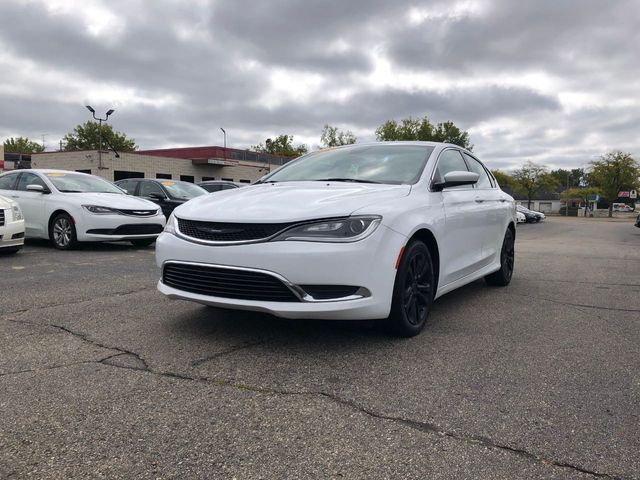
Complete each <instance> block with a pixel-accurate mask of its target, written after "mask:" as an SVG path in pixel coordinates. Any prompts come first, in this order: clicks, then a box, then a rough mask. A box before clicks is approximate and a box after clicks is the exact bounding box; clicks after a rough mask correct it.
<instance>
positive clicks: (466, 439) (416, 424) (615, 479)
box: [102, 362, 625, 480]
mask: <svg viewBox="0 0 640 480" xmlns="http://www.w3.org/2000/svg"><path fill="white" fill-rule="evenodd" d="M102 363H103V364H104V365H109V366H112V367H116V368H124V369H128V370H138V371H143V372H146V373H150V374H152V375H156V376H160V377H164V378H170V379H176V380H185V381H191V382H198V383H203V384H206V385H213V386H220V387H229V388H235V389H238V390H242V391H250V392H255V393H262V394H269V395H298V396H317V397H322V398H325V399H327V400H329V401H331V402H334V403H336V404H338V405H340V406H343V407H348V408H350V409H352V410H354V411H357V412H359V413H362V414H364V415H367V416H369V417H373V418H376V419H379V420H386V421H390V422H395V423H397V424H399V425H403V426H405V427H408V428H412V429H414V430H418V431H420V432H426V433H431V434H435V435H438V436H441V437H447V438H451V439H453V440H456V441H459V442H463V443H466V444H469V445H481V446H483V447H485V448H491V449H497V450H502V451H505V452H508V453H511V454H514V455H518V456H520V457H523V458H526V459H528V460H530V461H534V462H538V463H543V464H545V465H551V466H554V467H558V468H564V469H569V470H572V471H574V472H576V473H583V474H586V475H591V476H593V477H595V478H604V479H608V480H625V479H624V478H623V477H620V476H617V475H612V474H608V473H601V472H597V471H595V470H589V469H588V468H585V467H582V466H580V465H576V464H573V463H569V462H563V461H559V460H551V459H548V458H545V457H543V456H541V455H537V454H535V453H531V452H529V451H527V450H524V449H522V448H517V447H512V446H509V445H505V444H501V443H498V442H495V441H493V440H491V439H489V438H486V437H483V436H470V435H461V434H457V433H453V432H449V431H446V430H444V429H442V428H440V427H438V426H437V425H436V424H433V423H429V422H421V421H417V420H411V419H406V418H402V417H395V416H391V415H385V414H382V413H378V412H375V411H374V410H371V409H369V408H367V407H365V406H363V405H360V404H358V403H357V402H355V401H352V400H347V399H344V398H341V397H339V396H337V395H333V394H330V393H327V392H323V391H302V392H299V391H291V390H280V389H274V388H268V387H258V386H255V385H246V384H240V383H234V382H230V381H227V380H222V379H212V378H206V377H201V376H190V375H186V374H182V373H175V372H166V371H157V370H154V369H151V368H148V367H147V368H144V369H143V368H135V367H131V366H124V365H114V364H111V363H104V362H102Z"/></svg>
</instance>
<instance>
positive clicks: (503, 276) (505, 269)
mask: <svg viewBox="0 0 640 480" xmlns="http://www.w3.org/2000/svg"><path fill="white" fill-rule="evenodd" d="M515 259H516V251H515V237H514V235H513V231H512V230H511V229H510V228H507V231H506V233H505V234H504V240H503V241H502V249H501V250H500V270H498V271H497V272H494V273H492V274H490V275H487V276H486V277H484V280H485V282H487V284H488V285H494V286H497V287H506V286H507V285H509V282H511V277H512V276H513V267H514V266H515Z"/></svg>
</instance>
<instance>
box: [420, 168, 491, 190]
mask: <svg viewBox="0 0 640 480" xmlns="http://www.w3.org/2000/svg"><path fill="white" fill-rule="evenodd" d="M479 178H480V175H478V174H477V173H475V172H462V171H459V172H458V171H456V172H449V173H445V174H444V179H443V180H442V181H440V182H434V183H433V184H432V185H431V187H432V188H433V190H435V191H436V192H440V191H442V190H444V189H445V188H449V187H459V186H460V185H474V184H476V183H477V182H478V179H479Z"/></svg>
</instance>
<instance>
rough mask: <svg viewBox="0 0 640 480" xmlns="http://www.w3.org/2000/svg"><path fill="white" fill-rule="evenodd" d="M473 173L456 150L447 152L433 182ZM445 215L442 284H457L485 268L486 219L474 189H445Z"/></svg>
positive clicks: (443, 203)
mask: <svg viewBox="0 0 640 480" xmlns="http://www.w3.org/2000/svg"><path fill="white" fill-rule="evenodd" d="M468 170H469V169H468V168H467V164H466V162H465V161H464V159H463V157H462V154H461V152H460V151H459V150H458V149H455V148H448V149H445V150H443V151H442V152H441V153H440V155H439V157H438V163H437V165H436V168H435V172H434V175H433V181H434V182H438V181H441V180H442V179H443V177H444V175H445V174H446V173H449V172H456V171H463V172H466V171H468ZM439 194H440V195H441V201H442V205H443V208H444V212H445V228H444V235H443V238H442V241H441V242H440V246H439V247H440V250H441V262H440V265H441V267H440V271H441V284H442V285H443V286H444V285H447V284H449V283H452V282H455V281H456V280H459V279H461V278H463V277H465V276H467V275H469V274H471V273H473V272H474V271H476V270H478V268H480V267H481V265H482V262H483V254H482V232H483V231H484V228H485V226H484V219H483V217H482V215H479V211H480V210H481V207H480V204H479V203H477V202H476V201H475V200H476V191H475V189H474V188H473V186H472V185H463V186H458V187H449V188H445V189H444V190H442V191H441V192H439Z"/></svg>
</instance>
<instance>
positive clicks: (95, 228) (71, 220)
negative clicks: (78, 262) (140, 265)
mask: <svg viewBox="0 0 640 480" xmlns="http://www.w3.org/2000/svg"><path fill="white" fill-rule="evenodd" d="M0 195H4V196H6V197H10V198H11V199H12V200H15V201H16V202H17V203H18V204H19V205H20V208H21V209H22V212H23V214H24V218H25V228H26V236H27V238H49V239H50V240H51V242H52V243H53V245H54V246H55V247H56V248H59V249H63V250H66V249H70V248H73V247H74V246H75V245H76V244H77V242H100V241H119V240H128V241H130V242H131V243H133V244H134V245H136V246H146V245H150V244H151V243H153V242H154V240H155V239H156V237H157V236H158V234H159V233H160V232H161V231H162V229H163V228H164V225H165V218H164V215H163V214H162V211H161V210H160V208H159V207H158V206H157V205H156V204H155V203H153V202H150V201H148V200H144V199H142V198H136V197H132V196H129V195H127V194H125V193H124V192H123V191H122V190H121V189H119V188H118V187H116V186H115V185H113V184H112V183H109V182H107V181H106V180H104V179H102V178H100V177H96V176H93V175H88V174H86V173H78V172H69V171H65V170H17V171H13V172H8V173H4V174H2V175H0Z"/></svg>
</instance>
